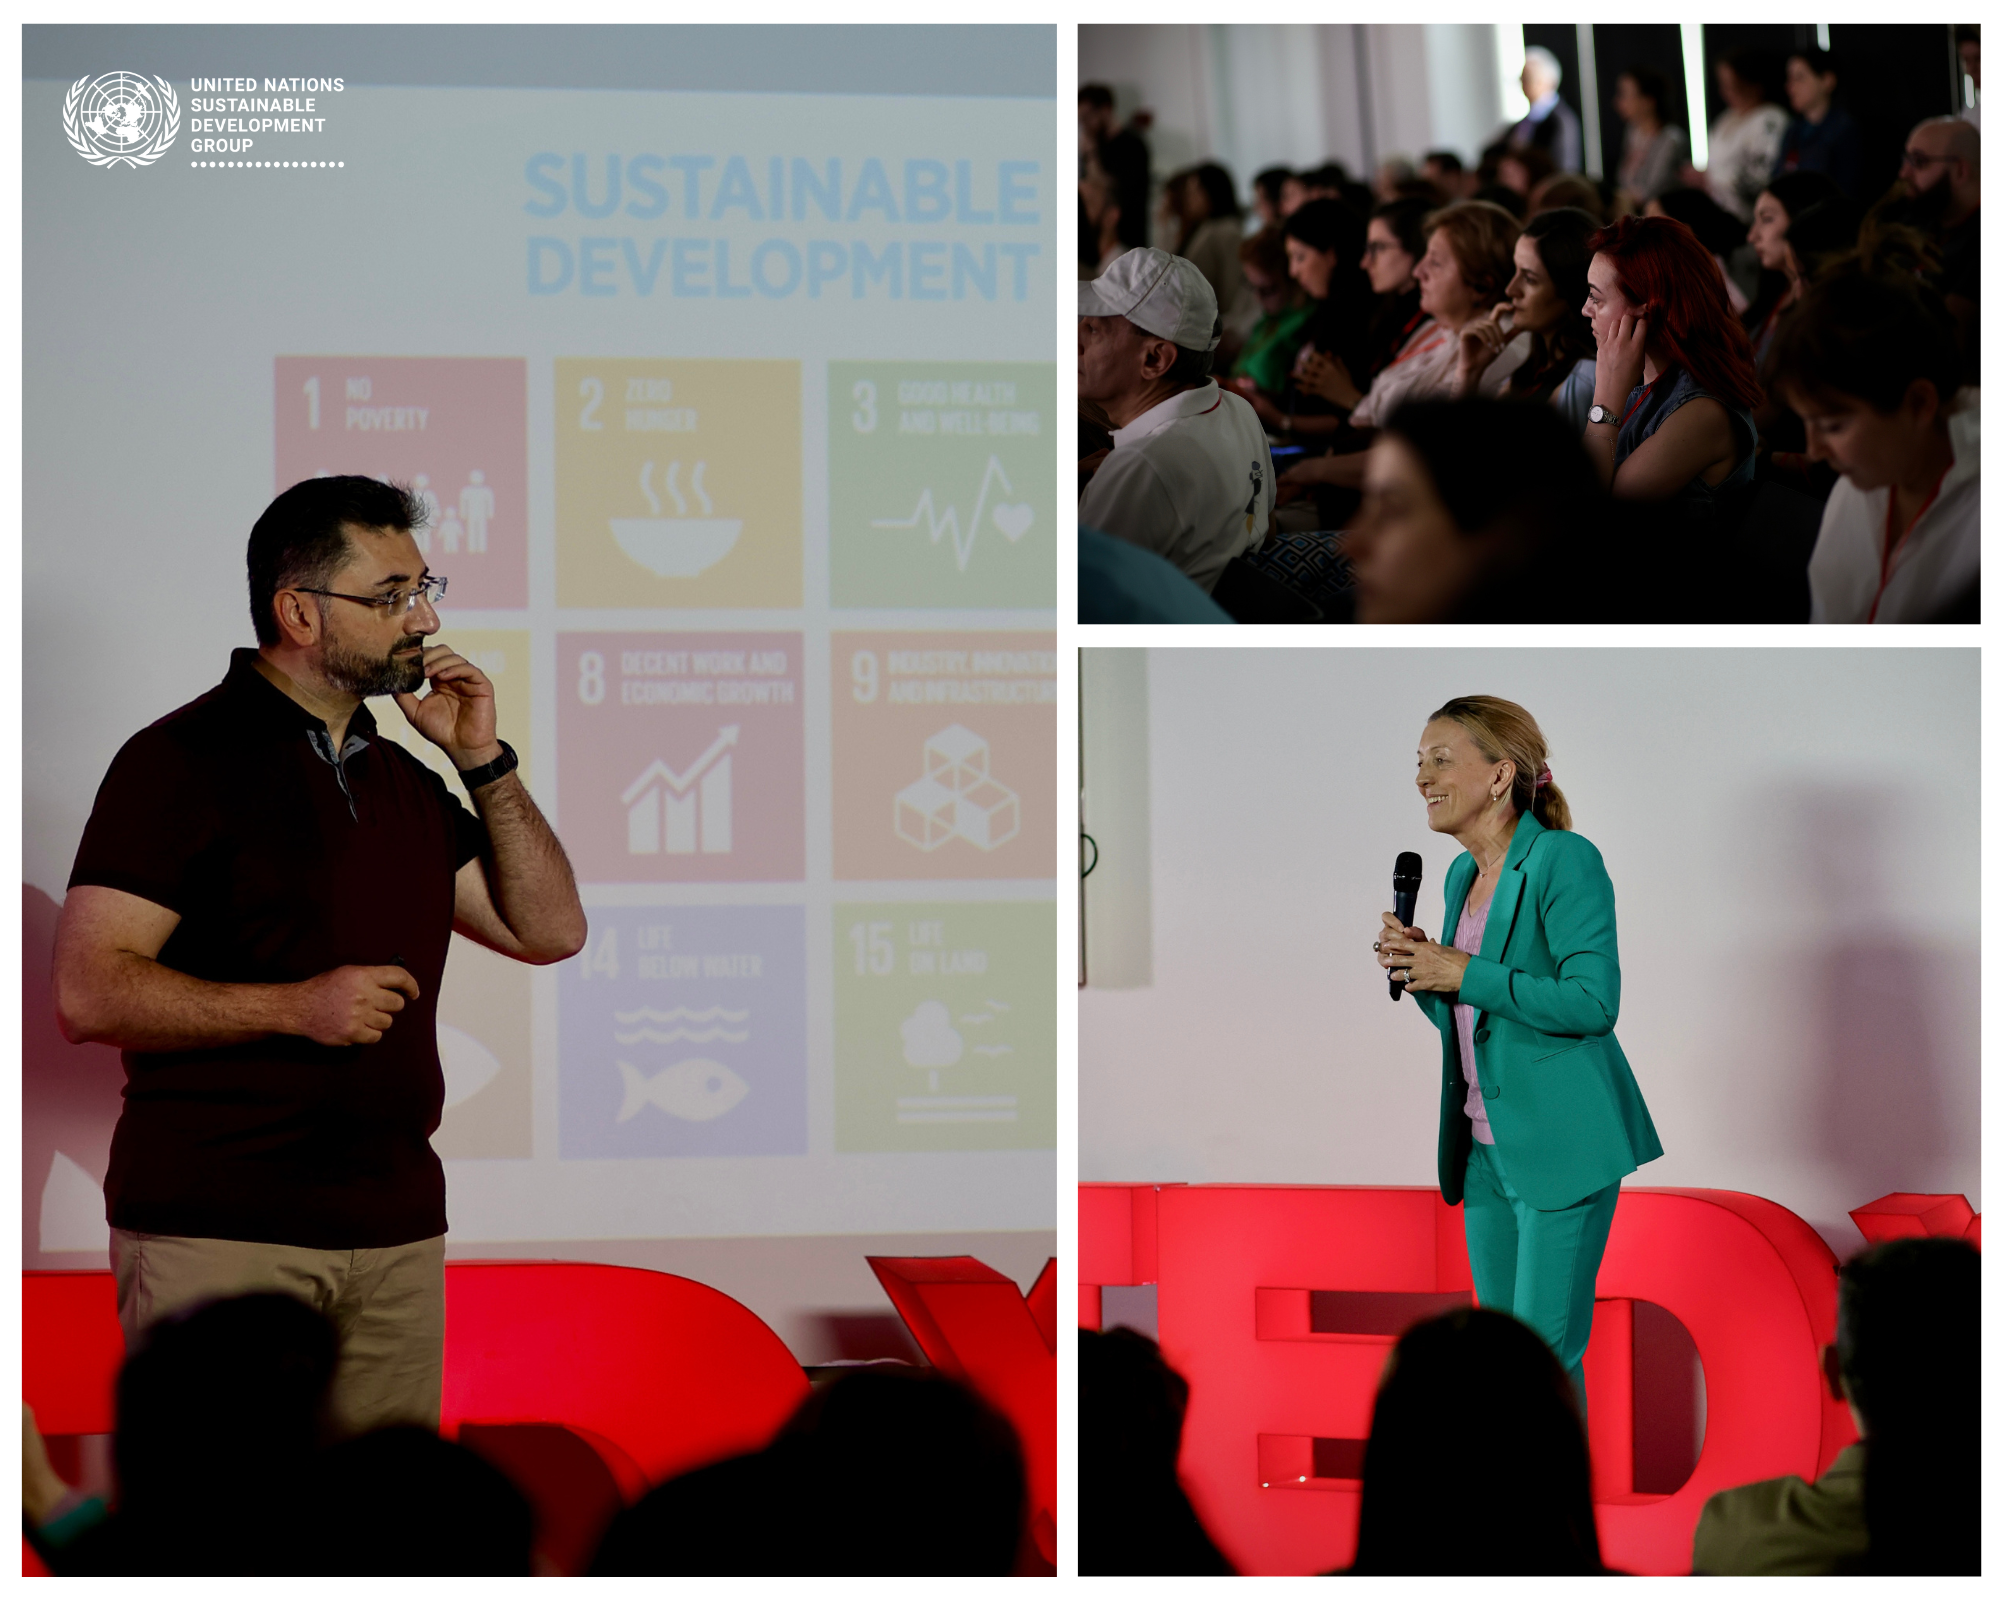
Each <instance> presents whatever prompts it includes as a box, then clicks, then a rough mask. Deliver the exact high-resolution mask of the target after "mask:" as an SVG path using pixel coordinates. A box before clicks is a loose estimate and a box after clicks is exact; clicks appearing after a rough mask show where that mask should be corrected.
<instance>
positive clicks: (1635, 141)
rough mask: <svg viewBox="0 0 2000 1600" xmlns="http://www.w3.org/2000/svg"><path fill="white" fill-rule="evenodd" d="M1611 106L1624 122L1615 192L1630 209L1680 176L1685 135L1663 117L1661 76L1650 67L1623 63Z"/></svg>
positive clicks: (1685, 153)
mask: <svg viewBox="0 0 2000 1600" xmlns="http://www.w3.org/2000/svg"><path fill="white" fill-rule="evenodd" d="M1612 107H1613V109H1614V110H1616V111H1617V113H1618V115H1619V116H1620V117H1621V118H1622V119H1623V120H1624V123H1625V151H1624V154H1623V155H1621V156H1620V157H1619V158H1618V192H1619V194H1620V195H1622V196H1623V197H1624V204H1625V205H1626V206H1627V207H1628V208H1630V209H1631V210H1634V211H1637V210H1640V209H1641V208H1643V207H1644V206H1645V204H1646V202H1647V201H1648V200H1650V199H1652V198H1653V197H1654V196H1655V195H1657V194H1661V193H1663V192H1664V191H1666V190H1668V189H1671V188H1673V187H1674V186H1675V185H1676V184H1678V183H1679V182H1680V181H1681V168H1682V167H1684V166H1686V165H1687V158H1688V143H1687V135H1686V134H1685V133H1683V132H1682V131H1681V130H1680V129H1679V128H1675V127H1670V126H1668V124H1667V120H1666V109H1667V81H1666V79H1664V78H1662V77H1661V76H1660V75H1659V74H1658V73H1657V72H1655V71H1654V70H1653V69H1652V68H1651V67H1627V68H1626V69H1625V70H1624V71H1623V72H1621V73H1619V74H1618V93H1617V97H1616V98H1615V99H1614V100H1613V101H1612Z"/></svg>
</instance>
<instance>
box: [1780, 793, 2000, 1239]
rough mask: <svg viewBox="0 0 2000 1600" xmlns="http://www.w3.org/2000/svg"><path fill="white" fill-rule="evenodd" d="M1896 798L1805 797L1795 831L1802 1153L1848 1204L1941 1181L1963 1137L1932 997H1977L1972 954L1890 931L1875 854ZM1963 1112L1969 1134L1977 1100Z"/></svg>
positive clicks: (1892, 924) (1880, 861)
mask: <svg viewBox="0 0 2000 1600" xmlns="http://www.w3.org/2000/svg"><path fill="white" fill-rule="evenodd" d="M1896 804H1897V802H1896V800H1895V797H1894V796H1892V795H1890V794H1889V793H1887V792H1885V791H1878V790H1863V789H1829V790H1820V791H1817V792H1809V793H1808V794H1807V795H1806V797H1805V799H1804V801H1803V803H1802V804H1800V805H1799V807H1798V810H1797V812H1796V828H1795V832H1794V838H1795V841H1796V844H1795V851H1796V857H1795V859H1796V861H1797V864H1798V868H1799V871H1800V874H1801V882H1800V886H1799V887H1800V891H1801V901H1802V903H1803V904H1804V905H1806V906H1808V907H1809V908H1810V909H1811V915H1812V920H1813V925H1814V927H1815V928H1816V929H1817V930H1818V937H1817V939H1816V940H1815V941H1814V942H1813V943H1812V944H1811V945H1809V947H1808V951H1807V955H1806V970H1807V971H1808V972H1809V973H1810V974H1811V976H1810V979H1809V985H1808V990H1807V993H1808V997H1809V1003H1810V1005H1811V1007H1812V1017H1813V1022H1812V1025H1811V1034H1812V1037H1813V1039H1814V1041H1815V1047H1816V1048H1815V1051H1814V1057H1813V1059H1814V1060H1815V1061H1816V1062H1817V1063H1818V1066H1819V1081H1818V1083H1817V1084H1814V1085H1811V1086H1809V1087H1808V1089H1807V1093H1808V1096H1809V1102H1810V1103H1809V1105H1807V1106H1805V1107H1801V1110H1802V1112H1803V1113H1804V1114H1803V1115H1802V1116H1801V1118H1800V1125H1801V1131H1802V1132H1803V1133H1804V1136H1805V1146H1806V1150H1807V1152H1808V1153H1809V1154H1810V1155H1811V1156H1812V1157H1813V1158H1814V1159H1815V1161H1816V1163H1817V1164H1819V1165H1821V1166H1823V1167H1824V1168H1826V1169H1827V1170H1828V1171H1829V1173H1831V1174H1834V1175H1837V1176H1838V1178H1839V1192H1840V1193H1842V1194H1851V1195H1853V1196H1855V1200H1854V1202H1853V1203H1854V1204H1856V1205H1859V1204H1861V1203H1862V1202H1863V1201H1865V1200H1867V1199H1871V1198H1873V1197H1874V1196H1876V1195H1880V1194H1887V1193H1890V1192H1892V1191H1895V1190H1926V1189H1929V1188H1932V1187H1936V1186H1937V1184H1938V1183H1940V1182H1943V1181H1944V1180H1945V1179H1947V1178H1948V1177H1949V1174H1950V1171H1951V1165H1950V1164H1951V1162H1952V1158H1953V1157H1954V1156H1956V1155H1958V1154H1960V1151H1959V1149H1958V1146H1959V1144H1960V1143H1961V1141H1960V1140H1959V1139H1958V1138H1957V1137H1955V1132H1956V1130H1955V1129H1954V1127H1953V1122H1954V1120H1955V1118H1954V1116H1953V1114H1952V1109H1953V1108H1952V1107H1951V1106H1950V1104H1949V1102H1950V1101H1953V1100H1955V1099H1956V1098H1957V1096H1956V1095H1955V1094H1954V1093H1953V1080H1954V1079H1955V1078H1957V1077H1959V1076H1961V1075H1962V1074H1961V1073H1960V1072H1959V1070H1958V1067H1957V1064H1956V1063H1953V1062H1949V1061H1947V1060H1945V1059H1944V1049H1945V1046H1944V1044H1943V1043H1942V1041H1941V1039H1940V1033H1941V1031H1947V1032H1948V1030H1941V1029H1940V1027H1939V1025H1938V1022H1937V1019H1935V1018H1934V1017H1933V1016H1932V1015H1931V1005H1932V1002H1933V997H1935V996H1937V995H1938V994H1940V993H1943V992H1947V990H1948V988H1949V986H1951V985H1952V984H1955V983H1957V982H1958V981H1960V980H1964V981H1966V982H1968V983H1970V984H1971V985H1972V988H1971V990H1970V992H1971V993H1973V994H1976V993H1977V984H1978V973H1979V961H1978V952H1977V949H1976V948H1975V949H1974V950H1973V951H1972V952H1971V954H1970V955H1969V956H1967V955H1965V954H1964V953H1962V952H1959V951H1956V950H1951V951H1944V950H1941V949H1940V947H1939V943H1938V942H1937V941H1925V940H1922V939H1920V938H1919V937H1918V936H1916V935H1913V934H1909V933H1904V932H1900V931H1899V930H1898V928H1897V919H1896V917H1895V914H1894V912H1893V910H1892V908H1891V904H1890V898H1889V895H1888V893H1887V884H1886V873H1887V863H1886V861H1885V859H1884V856H1885V841H1886V840H1887V838H1888V837H1889V835H1890V833H1891V831H1892V828H1893V812H1894V810H1895V807H1896ZM1969 1070H1970V1071H1971V1072H1972V1073H1973V1074H1974V1075H1975V1076H1976V1073H1977V1070H1978V1069H1977V1067H1976V1065H1974V1066H1972V1067H1971V1068H1970V1069H1969ZM1972 1109H1973V1113H1974V1121H1973V1125H1972V1128H1971V1132H1970V1137H1971V1138H1972V1139H1974V1140H1976V1138H1977V1103H1976V1100H1975V1102H1974V1105H1973V1108H1972ZM1946 1186H1947V1187H1951V1186H1953V1185H1952V1184H1946Z"/></svg>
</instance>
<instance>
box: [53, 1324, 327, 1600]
mask: <svg viewBox="0 0 2000 1600" xmlns="http://www.w3.org/2000/svg"><path fill="white" fill-rule="evenodd" d="M338 1343H339V1341H338V1336H337V1335H336V1333H335V1331H334V1327H333V1324H332V1323H331V1322H330V1321H328V1320H327V1318H325V1317H324V1316H322V1315H321V1314H320V1313H319V1312H317V1311H315V1310H314V1309H313V1308H312V1307H311V1306H308V1305H307V1304H306V1303H305V1302H304V1301H302V1300H297V1299H294V1298H293V1297H292V1296H290V1295H284V1294H252V1295H242V1296H238V1297H236V1298H234V1299H228V1300H215V1301H210V1302H208V1303H206V1304H204V1305H200V1306H196V1307H193V1308H191V1309H189V1310H187V1311H184V1312H181V1313H179V1314H178V1315H175V1316H171V1317H168V1318H166V1319H164V1320H162V1321H160V1322H158V1323H155V1324H154V1325H153V1327H152V1328H151V1329H150V1330H149V1331H148V1333H147V1335H146V1341H145V1343H144V1344H143V1345H141V1346H140V1348H139V1349H137V1350H136V1351H134V1352H133V1353H132V1354H131V1355H129V1356H128V1357H127V1358H126V1361H125V1365H124V1366H123V1367H122V1368H121V1369H120V1371H119V1374H118V1393H117V1428H116V1431H115V1432H114V1434H113V1435H112V1445H111V1454H112V1463H113V1468H114V1471H115V1473H116V1477H117V1499H116V1510H115V1511H114V1512H112V1513H111V1514H110V1515H109V1516H108V1517H107V1516H105V1515H104V1514H103V1508H102V1507H101V1506H95V1507H93V1506H90V1505H86V1504H84V1503H83V1502H82V1497H81V1496H79V1497H76V1499H75V1500H73V1501H71V1502H70V1503H68V1504H64V1503H61V1502H59V1503H58V1504H57V1505H56V1506H54V1507H51V1508H50V1513H49V1515H48V1516H47V1518H46V1520H45V1521H44V1523H43V1524H42V1525H41V1526H40V1527H39V1528H33V1527H31V1528H30V1529H29V1537H30V1538H31V1539H32V1540H33V1541H34V1542H35V1544H36V1547H37V1549H38V1551H39V1553H40V1554H41V1556H42V1559H43V1560H44V1561H45V1562H47V1563H48V1565H49V1568H50V1570H51V1571H53V1572H55V1573H57V1574H58V1575H67V1574H72V1573H76V1574H83V1573H90V1574H98V1575H103V1576H110V1575H120V1576H145V1575H156V1574H157V1575H190V1576H202V1575H208V1574H215V1573H222V1574H249V1573H290V1572H297V1571H299V1570H301V1567H300V1557H301V1552H300V1551H299V1549H297V1548H296V1545H295V1540H296V1538H297V1535H298V1529H297V1527H296V1523H295V1521H294V1513H295V1510H296V1489H297V1486H298V1482H299V1479H300V1475H301V1474H302V1473H303V1472H304V1471H305V1470H306V1468H307V1465H308V1462H309V1461H310V1459H311V1457H312V1454H313V1452H314V1451H315V1450H316V1449H318V1448H319V1446H320V1444H321V1442H322V1440H323V1438H324V1437H325V1434H326V1429H327V1427H328V1419H327V1416H326V1402H327V1395H328V1391H329V1389H330V1388H331V1386H332V1382H333V1369H334V1363H335V1360H336V1359H337V1355H338ZM320 1531H321V1536H322V1537H323V1536H324V1532H325V1530H323V1529H322V1530H320Z"/></svg>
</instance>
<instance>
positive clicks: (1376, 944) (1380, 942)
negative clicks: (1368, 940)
mask: <svg viewBox="0 0 2000 1600" xmlns="http://www.w3.org/2000/svg"><path fill="white" fill-rule="evenodd" d="M1375 949H1376V951H1377V952H1378V953H1379V952H1380V951H1381V949H1382V941H1381V940H1380V939H1377V940H1376V941H1375Z"/></svg>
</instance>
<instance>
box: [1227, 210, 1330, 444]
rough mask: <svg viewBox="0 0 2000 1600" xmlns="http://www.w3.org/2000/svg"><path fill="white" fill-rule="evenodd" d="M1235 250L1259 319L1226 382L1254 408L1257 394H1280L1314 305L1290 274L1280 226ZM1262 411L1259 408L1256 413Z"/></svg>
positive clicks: (1283, 388)
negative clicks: (1255, 304)
mask: <svg viewBox="0 0 2000 1600" xmlns="http://www.w3.org/2000/svg"><path fill="white" fill-rule="evenodd" d="M1239 254H1240V256H1241V259H1242V262H1243V281H1244V282H1245V283H1246V284H1248V285H1249V287H1250V292H1251V294H1252V295H1254V296H1255V297H1256V300H1257V306H1258V317H1257V320H1256V321H1255V322H1254V323H1252V324H1251V327H1250V331H1249V333H1248V334H1247V335H1246V336H1245V337H1244V340H1243V343H1242V346H1241V348H1240V349H1239V351H1238V353H1237V356H1236V360H1235V361H1234V363H1233V364H1232V365H1231V366H1230V369H1229V385H1228V386H1229V387H1230V388H1232V389H1234V390H1235V391H1236V392H1237V393H1238V394H1240V395H1242V396H1243V398H1244V399H1246V400H1249V401H1250V403H1251V404H1252V405H1253V406H1254V405H1256V403H1257V402H1256V397H1257V396H1260V395H1261V396H1270V395H1282V394H1283V393H1284V392H1285V385H1286V384H1287V383H1289V382H1290V381H1291V372H1292V362H1293V360H1294V359H1295V358H1296V357H1297V355H1298V353H1299V346H1300V345H1302V344H1304V343H1305V340H1306V327H1307V324H1308V323H1310V322H1311V321H1312V317H1313V312H1314V310H1315V306H1314V304H1313V302H1311V301H1310V300H1308V299H1307V298H1306V295H1305V291H1304V290H1303V289H1302V288H1300V286H1299V284H1298V281H1297V280H1296V279H1295V278H1293V277H1292V274H1291V264H1290V262H1289V260H1288V259H1287V257H1286V253H1285V232H1284V229H1283V228H1282V227H1277V228H1264V229H1261V230H1260V231H1258V232H1256V233H1253V234H1251V235H1250V237H1249V238H1247V239H1245V240H1244V241H1243V248H1242V250H1241V251H1240V252H1239ZM1267 403H1268V402H1267ZM1273 409H1275V407H1274V408H1273ZM1263 414H1264V408H1263V407H1259V408H1258V415H1259V416H1262V415H1263Z"/></svg>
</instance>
